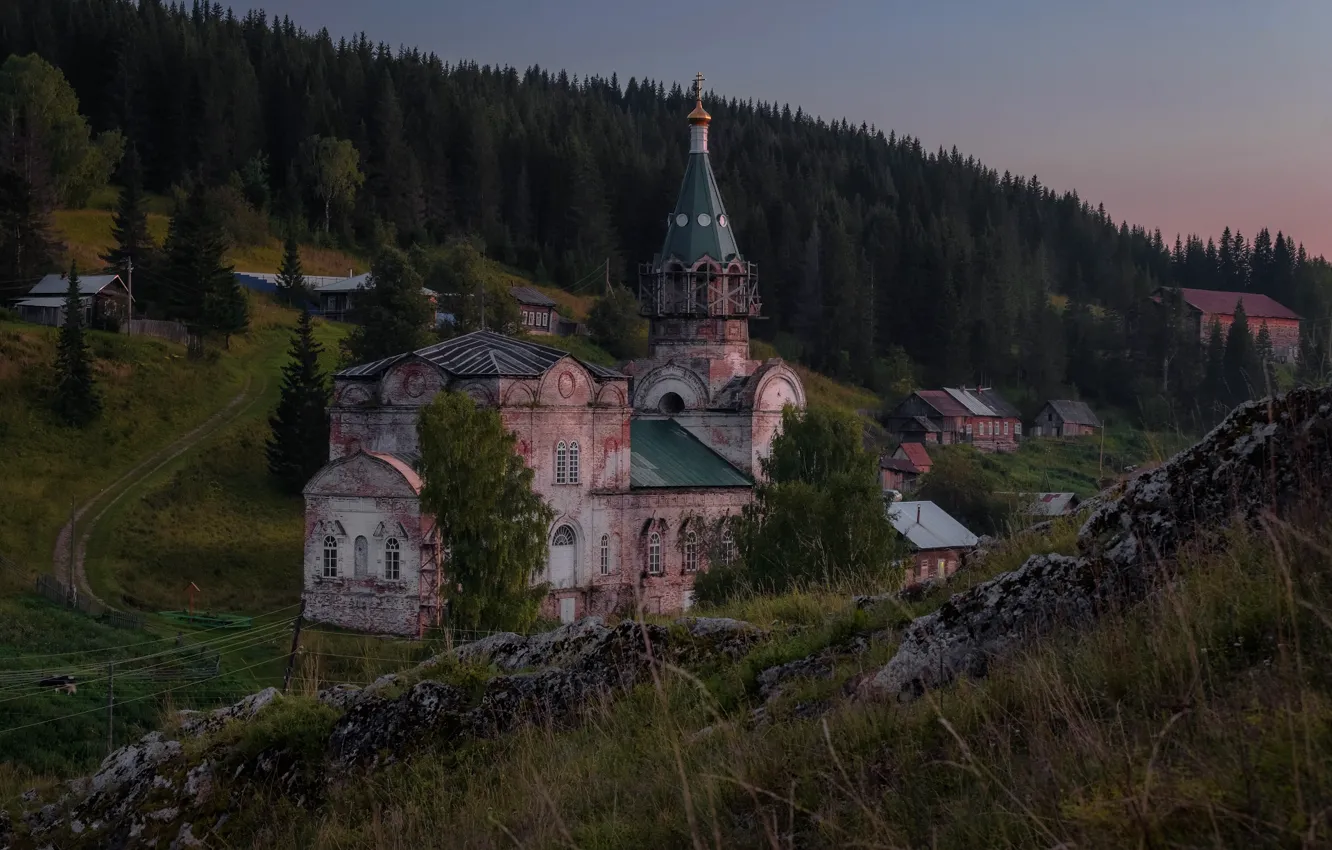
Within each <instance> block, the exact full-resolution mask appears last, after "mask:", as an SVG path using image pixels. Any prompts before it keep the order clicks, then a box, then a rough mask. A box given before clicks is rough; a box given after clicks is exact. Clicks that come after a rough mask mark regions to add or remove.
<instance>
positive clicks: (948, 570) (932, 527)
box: [887, 501, 980, 582]
mask: <svg viewBox="0 0 1332 850" xmlns="http://www.w3.org/2000/svg"><path fill="white" fill-rule="evenodd" d="M887 511H888V521H889V522H891V523H892V524H893V528H895V529H897V533H898V534H900V535H902V536H903V537H904V538H906V541H907V544H908V545H909V546H910V547H911V549H912V556H911V562H910V564H909V565H908V566H907V575H906V578H907V581H908V582H920V581H925V580H927V579H938V578H947V577H948V576H951V575H952V574H953V573H955V572H957V568H958V566H959V565H960V564H961V563H962V557H963V556H964V555H965V554H966V553H967V552H970V551H971V550H972V549H974V548H976V544H977V543H978V542H980V541H979V538H977V537H976V535H974V534H972V533H971V532H970V531H968V530H967V528H966V526H964V525H962V523H960V522H958V521H957V520H955V519H953V518H952V517H951V516H949V514H948V512H947V511H945V510H944V509H943V508H941V507H939V506H938V505H936V504H935V503H934V502H927V501H920V502H893V503H890V504H889V505H888V507H887Z"/></svg>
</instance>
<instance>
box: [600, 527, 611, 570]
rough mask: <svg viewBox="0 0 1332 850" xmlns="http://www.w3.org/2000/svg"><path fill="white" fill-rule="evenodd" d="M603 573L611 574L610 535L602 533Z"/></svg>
mask: <svg viewBox="0 0 1332 850" xmlns="http://www.w3.org/2000/svg"><path fill="white" fill-rule="evenodd" d="M601 574H602V575H603V576H608V575H610V535H609V534H603V535H601Z"/></svg>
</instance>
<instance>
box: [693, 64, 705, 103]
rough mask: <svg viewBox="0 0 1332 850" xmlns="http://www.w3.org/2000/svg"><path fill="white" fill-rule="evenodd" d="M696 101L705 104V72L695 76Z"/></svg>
mask: <svg viewBox="0 0 1332 850" xmlns="http://www.w3.org/2000/svg"><path fill="white" fill-rule="evenodd" d="M694 100H697V101H698V102H699V103H702V102H703V72H702V71H700V72H699V73H697V74H695V75H694Z"/></svg>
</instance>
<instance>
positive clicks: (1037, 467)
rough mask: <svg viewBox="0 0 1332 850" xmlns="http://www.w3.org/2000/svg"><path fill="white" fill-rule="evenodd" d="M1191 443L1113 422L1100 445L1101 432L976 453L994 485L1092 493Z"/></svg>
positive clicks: (944, 448) (949, 448)
mask: <svg viewBox="0 0 1332 850" xmlns="http://www.w3.org/2000/svg"><path fill="white" fill-rule="evenodd" d="M1190 443H1191V441H1190V440H1188V439H1187V438H1184V437H1181V436H1179V435H1177V434H1156V433H1149V432H1144V431H1138V430H1135V429H1132V428H1124V427H1115V426H1111V427H1110V428H1109V429H1108V430H1107V432H1106V434H1105V440H1104V443H1102V440H1101V437H1100V435H1097V436H1095V437H1074V438H1068V439H1056V438H1045V437H1041V438H1035V437H1032V438H1028V439H1026V440H1024V441H1023V442H1022V443H1021V445H1020V447H1019V449H1018V451H1016V452H1012V453H1005V454H980V453H977V454H976V457H977V458H978V462H979V463H980V464H981V466H982V467H983V468H984V469H985V470H987V471H989V472H990V473H992V474H993V475H994V477H995V479H996V481H997V486H998V489H1000V490H1006V491H1016V492H1023V493H1031V492H1072V493H1077V494H1078V495H1080V496H1084V497H1085V496H1091V495H1094V494H1095V493H1097V492H1099V491H1100V490H1101V489H1102V488H1101V485H1100V482H1101V481H1102V480H1104V479H1114V478H1117V477H1119V476H1120V475H1122V474H1123V473H1124V472H1125V470H1126V469H1127V468H1128V467H1143V466H1153V465H1156V464H1158V463H1161V462H1163V461H1165V460H1167V459H1169V458H1170V457H1171V456H1172V455H1173V454H1175V452H1177V451H1179V450H1180V449H1182V448H1185V447H1186V446H1188V445H1189V444H1190ZM949 451H967V449H966V448H964V447H953V446H942V447H938V448H935V447H931V449H930V452H931V453H932V454H933V453H936V452H949Z"/></svg>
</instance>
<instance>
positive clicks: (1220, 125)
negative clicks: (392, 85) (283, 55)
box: [233, 0, 1332, 257]
mask: <svg viewBox="0 0 1332 850" xmlns="http://www.w3.org/2000/svg"><path fill="white" fill-rule="evenodd" d="M233 6H234V8H236V10H237V11H238V12H240V11H244V10H247V9H251V8H263V9H265V10H266V11H267V12H268V13H269V14H270V16H271V15H273V14H277V15H289V16H291V18H292V19H293V20H294V21H295V22H296V23H297V24H298V25H299V26H301V27H304V28H306V29H309V30H317V29H319V28H321V27H325V28H327V29H328V30H329V32H330V33H331V34H332V35H333V37H334V38H337V37H339V36H344V35H346V36H350V35H354V34H356V33H358V32H365V33H366V34H367V35H368V36H369V38H370V39H371V40H372V41H376V42H378V41H383V42H387V43H389V44H390V45H393V46H394V47H398V46H408V47H413V46H414V47H419V48H421V49H422V50H426V51H433V52H435V53H437V54H439V55H440V56H441V57H442V58H444V59H445V60H447V61H456V60H464V59H465V60H474V61H476V62H478V63H481V64H491V65H496V64H498V65H513V66H515V67H518V68H520V69H521V68H525V67H528V66H530V65H534V64H536V65H541V66H543V67H546V68H550V69H551V70H557V69H560V68H563V69H566V70H568V71H569V72H570V73H576V74H579V75H580V76H581V75H586V74H599V75H602V76H606V77H609V76H610V74H611V73H612V72H615V73H617V74H618V75H619V78H620V81H621V84H623V83H625V82H627V81H628V80H629V78H630V77H639V78H642V77H650V78H654V79H663V80H667V81H680V82H681V83H685V82H686V81H687V80H689V79H691V78H692V77H693V75H694V73H695V72H700V71H701V72H702V73H703V74H704V76H705V77H706V80H707V82H706V83H705V87H706V88H708V89H711V90H713V91H715V92H717V94H719V95H721V96H725V97H728V98H729V97H736V98H740V99H749V98H751V97H752V98H754V99H756V100H765V101H778V102H782V103H789V104H790V105H791V107H792V109H793V110H794V109H795V107H796V106H802V107H804V109H805V111H806V112H811V113H813V114H815V115H819V116H822V117H824V118H827V119H840V118H843V117H845V118H846V119H847V120H849V121H851V122H853V123H855V124H859V123H861V122H862V121H863V122H866V123H869V124H874V125H876V126H878V127H880V128H882V129H883V130H885V131H888V130H896V131H897V132H898V133H899V134H903V133H905V134H907V135H910V136H915V137H918V138H920V139H921V141H922V143H923V144H924V145H925V147H926V148H928V149H936V148H938V147H939V146H943V147H945V148H952V147H954V146H956V147H957V148H958V150H959V151H960V152H961V153H962V154H963V156H975V157H976V158H977V159H979V160H980V161H981V162H983V163H985V164H986V165H987V166H989V167H991V168H994V169H997V170H998V171H999V172H1000V173H1001V174H1002V173H1003V172H1004V171H1011V172H1013V173H1014V174H1020V175H1024V176H1030V175H1033V174H1034V175H1036V176H1038V177H1039V178H1040V181H1041V182H1042V183H1043V184H1045V185H1047V186H1049V187H1051V188H1053V189H1055V190H1057V191H1061V192H1062V191H1067V190H1077V192H1078V194H1079V196H1080V197H1082V198H1084V199H1086V200H1088V201H1090V202H1091V203H1092V204H1093V205H1096V204H1098V203H1104V204H1105V206H1106V210H1107V211H1108V212H1109V213H1110V215H1111V216H1112V217H1113V218H1114V219H1115V220H1116V221H1122V220H1127V221H1128V222H1129V223H1130V224H1140V225H1143V226H1145V227H1147V228H1148V229H1149V230H1150V229H1152V228H1157V227H1159V228H1160V229H1161V231H1162V233H1163V234H1164V235H1165V238H1166V241H1167V242H1173V240H1174V236H1175V234H1176V233H1181V234H1186V235H1187V234H1188V233H1199V234H1201V235H1203V236H1204V238H1205V237H1207V236H1219V235H1220V233H1221V230H1222V228H1223V227H1225V226H1227V225H1229V226H1230V227H1231V228H1232V229H1237V230H1239V231H1240V232H1242V233H1243V234H1244V235H1245V236H1246V237H1248V238H1249V239H1250V241H1252V238H1253V235H1254V234H1255V233H1256V232H1257V231H1258V229H1259V228H1261V227H1264V226H1265V227H1268V228H1269V229H1270V230H1271V231H1272V232H1273V234H1274V235H1275V233H1276V232H1277V231H1278V230H1283V231H1285V232H1286V233H1288V234H1290V235H1293V236H1295V237H1296V238H1297V239H1298V240H1299V241H1301V242H1303V243H1304V244H1305V246H1306V248H1308V249H1309V250H1310V251H1311V252H1312V253H1315V254H1323V255H1326V256H1329V257H1332V215H1329V213H1332V96H1330V95H1329V89H1328V86H1327V83H1328V82H1329V81H1332V37H1329V33H1332V0H1266V2H1261V3H1254V2H1241V0H1154V2H1153V0H912V1H911V2H902V1H901V0H821V2H815V0H804V2H793V0H730V2H727V1H726V0H715V2H711V3H705V2H697V0H671V2H653V3H644V2H641V0H619V2H615V0H565V2H562V3H554V2H537V1H536V0H527V2H523V0H467V2H461V0H374V2H366V0H234V3H233Z"/></svg>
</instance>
